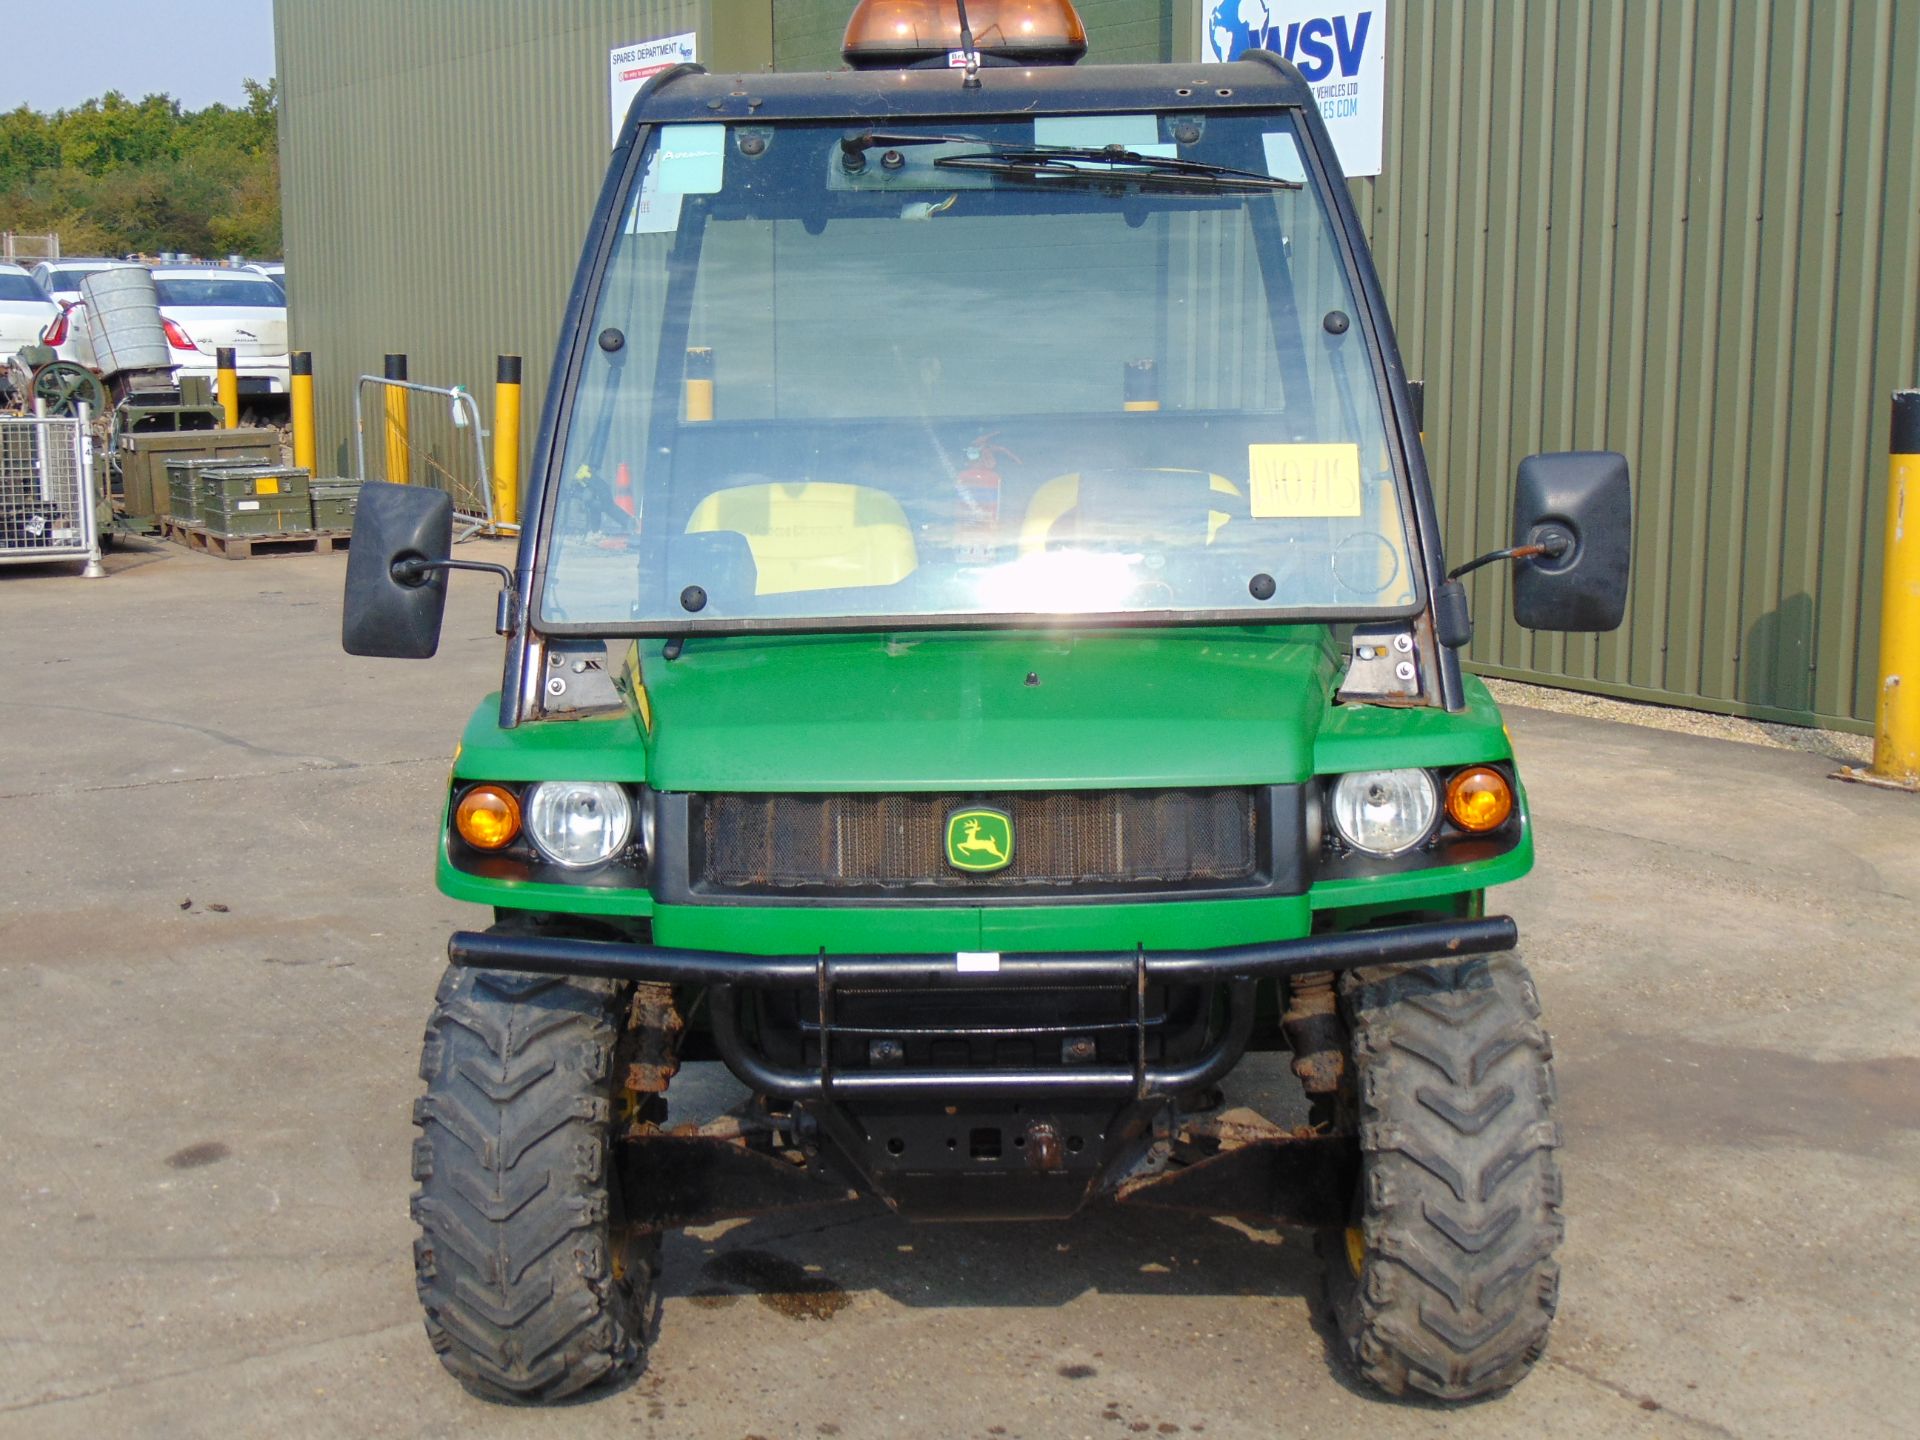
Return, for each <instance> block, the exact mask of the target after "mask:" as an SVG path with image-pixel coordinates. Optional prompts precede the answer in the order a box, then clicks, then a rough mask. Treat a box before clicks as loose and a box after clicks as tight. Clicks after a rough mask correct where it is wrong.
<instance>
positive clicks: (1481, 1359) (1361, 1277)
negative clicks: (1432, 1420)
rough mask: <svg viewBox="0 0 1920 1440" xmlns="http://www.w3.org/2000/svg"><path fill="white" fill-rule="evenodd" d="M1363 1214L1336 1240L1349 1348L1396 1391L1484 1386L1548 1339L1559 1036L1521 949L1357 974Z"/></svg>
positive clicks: (1328, 1243) (1335, 1295)
mask: <svg viewBox="0 0 1920 1440" xmlns="http://www.w3.org/2000/svg"><path fill="white" fill-rule="evenodd" d="M1341 999H1342V1008H1343V1009H1344V1010H1345V1012H1346V1018H1347V1024H1348V1027H1349V1031H1350V1033H1351V1034H1352V1036H1353V1055H1354V1061H1355V1065H1356V1070H1357V1081H1358V1095H1359V1102H1360V1150H1361V1156H1360V1184H1359V1189H1358V1193H1357V1194H1356V1196H1355V1198H1354V1209H1353V1217H1352V1220H1351V1222H1350V1224H1349V1225H1348V1226H1347V1227H1346V1228H1345V1229H1344V1230H1343V1231H1342V1230H1336V1231H1333V1232H1330V1233H1329V1234H1327V1235H1326V1236H1325V1237H1324V1241H1323V1248H1324V1251H1325V1260H1326V1266H1327V1288H1328V1299H1329V1301H1330V1303H1331V1306H1332V1310H1333V1320H1334V1325H1335V1327H1336V1329H1337V1331H1338V1334H1339V1340H1340V1343H1341V1346H1342V1348H1343V1349H1344V1350H1345V1352H1346V1356H1347V1359H1348V1360H1349V1361H1350V1362H1351V1364H1352V1365H1353V1366H1354V1368H1355V1369H1356V1370H1358V1371H1359V1373H1360V1375H1361V1376H1362V1377H1363V1378H1365V1379H1366V1380H1367V1381H1369V1382H1370V1383H1372V1384H1373V1385H1376V1386H1378V1387H1379V1388H1380V1389H1382V1390H1384V1391H1386V1392H1387V1393H1388V1394H1391V1395H1403V1394H1406V1393H1408V1392H1410V1391H1417V1392H1421V1393H1424V1394H1427V1395H1430V1396H1432V1397H1434V1398H1436V1399H1440V1400H1449V1401H1464V1400H1476V1399H1480V1398H1482V1397H1484V1396H1487V1395H1492V1394H1495V1393H1497V1392H1499V1391H1501V1390H1505V1389H1506V1388H1508V1387H1509V1386H1511V1385H1513V1384H1515V1383H1517V1382H1518V1381H1519V1380H1520V1379H1521V1378H1522V1377H1524V1376H1525V1375H1526V1373H1527V1371H1528V1370H1529V1369H1531V1368H1532V1366H1533V1363H1534V1362H1535V1361H1536V1360H1537V1359H1539V1357H1540V1355H1541V1353H1542V1352H1543V1351H1544V1350H1545V1348H1546V1343H1547V1330H1548V1327H1549V1325H1550V1324H1551V1323H1552V1320H1553V1312H1554V1306H1555V1304H1556V1301H1557V1299H1558V1295H1559V1278H1560V1271H1559V1266H1558V1265H1557V1264H1556V1263H1555V1260H1554V1251H1555V1250H1556V1248H1557V1247H1558V1246H1559V1243H1560V1238H1561V1234H1562V1230H1563V1226H1562V1222H1561V1218H1560V1169H1559V1165H1558V1163H1557V1162H1556V1160H1555V1158H1554V1153H1553V1152H1554V1150H1555V1148H1556V1147H1557V1146H1558V1145H1559V1143H1560V1130H1559V1126H1558V1124H1557V1122H1556V1121H1555V1119H1554V1090H1553V1070H1552V1065H1551V1061H1552V1055H1553V1051H1552V1045H1551V1043H1550V1041H1549V1040H1548V1038H1547V1033H1546V1031H1545V1029H1543V1028H1542V1026H1541V1024H1540V1005H1539V1001H1538V999H1537V998H1536V996H1535V994H1534V988H1533V981H1532V980H1531V979H1530V978H1529V976H1528V975H1527V972H1526V968H1525V967H1524V966H1523V965H1521V964H1520V963H1519V962H1518V961H1517V960H1515V959H1512V958H1508V957H1502V958H1500V959H1496V960H1486V959H1474V960H1468V961H1466V962H1465V963H1463V964H1460V965H1453V966H1408V967H1402V968H1397V969H1381V970H1364V971H1356V972H1353V973H1352V974H1350V975H1348V976H1347V977H1345V979H1344V980H1343V981H1342V985H1341Z"/></svg>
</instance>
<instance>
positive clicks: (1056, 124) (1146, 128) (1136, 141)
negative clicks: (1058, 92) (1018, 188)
mask: <svg viewBox="0 0 1920 1440" xmlns="http://www.w3.org/2000/svg"><path fill="white" fill-rule="evenodd" d="M1033 143H1034V144H1036V145H1074V146H1079V147H1081V148H1087V149H1094V150H1099V149H1102V148H1103V147H1105V146H1108V145H1124V146H1126V147H1127V149H1129V150H1137V151H1139V152H1140V153H1141V154H1142V155H1146V154H1151V153H1154V151H1152V150H1150V149H1149V148H1148V147H1150V146H1152V147H1159V145H1160V119H1159V117H1158V116H1156V115H1042V116H1039V117H1037V118H1036V119H1035V120H1034V122H1033ZM1168 153H1169V154H1171V153H1172V151H1171V149H1168Z"/></svg>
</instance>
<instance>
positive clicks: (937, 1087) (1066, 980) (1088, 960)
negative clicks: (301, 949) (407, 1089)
mask: <svg viewBox="0 0 1920 1440" xmlns="http://www.w3.org/2000/svg"><path fill="white" fill-rule="evenodd" d="M1518 941H1519V930H1518V927H1516V926H1515V924H1514V922H1513V921H1512V919H1511V918H1509V917H1507V916H1504V915H1493V916H1485V917H1479V918H1473V919H1461V920H1446V921H1435V922H1430V923H1424V924H1417V925H1398V926H1387V927H1382V928H1380V929H1373V930H1348V931H1341V932H1337V933H1332V934H1324V935H1310V936H1305V937H1302V938H1299V939H1293V940H1272V941H1265V942H1262V943H1259V944H1253V945H1233V946H1226V947H1223V948H1220V949H1212V950H1187V951H1170V950H1169V951H1149V950H1147V949H1146V948H1145V947H1137V948H1135V949H1134V950H1131V951H1108V952H1092V953H1080V952H1071V951H1069V952H1061V953H1052V954H960V955H846V956H832V955H828V954H827V953H826V952H825V951H822V952H820V953H819V954H817V955H773V956H761V955H738V954H730V953H725V952H720V951H710V950H678V949H669V948H665V947H661V946H654V945H632V944H625V943H621V942H617V941H607V940H579V939H569V938H564V937H558V936H542V935H533V934H505V933H487V934H482V933H478V932H474V931H460V932H457V933H456V934H455V935H454V936H453V937H452V939H451V940H449V941H448V943H447V958H448V959H449V961H450V962H451V963H453V964H455V965H464V966H472V967H476V968H480V969H489V970H519V971H532V972H534V973H538V974H547V975H584V976H597V977H601V978H606V979H614V980H630V981H653V982H663V983H667V984H675V985H701V986H711V987H713V990H712V998H711V1004H712V1014H713V1033H714V1042H715V1044H716V1045H717V1046H718V1048H719V1050H720V1053H721V1056H722V1058H723V1059H724V1060H725V1061H726V1064H727V1067H728V1068H729V1069H730V1070H732V1071H733V1073H734V1074H735V1075H736V1076H737V1077H739V1079H740V1080H741V1082H742V1083H743V1084H746V1085H747V1086H749V1087H751V1088H752V1089H754V1090H756V1091H758V1092H760V1093H762V1094H766V1095H775V1096H781V1097H785V1098H788V1099H815V1098H825V1097H833V1096H853V1095H860V1096H870V1097H883V1096H892V1097H911V1096H916V1095H917V1096H926V1095H936V1094H951V1093H954V1092H967V1093H971V1094H1008V1093H1018V1094H1033V1093H1051V1094H1072V1095H1083V1096H1093V1095H1106V1096H1114V1097H1134V1098H1139V1099H1146V1098H1150V1097H1154V1096H1162V1095H1174V1094H1179V1093H1181V1092H1183V1091H1188V1090H1194V1089H1197V1088H1200V1087H1202V1086H1206V1085H1211V1084H1213V1083H1214V1082H1215V1081H1217V1080H1219V1079H1220V1078H1221V1077H1222V1076H1224V1075H1225V1074H1226V1073H1227V1072H1228V1071H1229V1070H1231V1069H1232V1068H1233V1067H1234V1066H1235V1065H1236V1064H1237V1063H1238V1062H1239V1060H1240V1057H1241V1055H1242V1054H1244V1053H1245V1051H1246V1048H1247V1042H1248V1040H1249V1039H1250V1038H1251V1035H1252V1031H1253V1016H1254V1006H1253V1000H1254V995H1253V991H1254V985H1255V982H1257V981H1259V980H1263V979H1272V978H1276V977H1284V976H1289V975H1299V974H1306V973H1310V972H1315V971H1323V970H1351V969H1355V968H1357V967H1360V966H1366V965H1393V964H1402V963H1406V962H1411V961H1420V960H1459V959H1465V958H1466V957H1468V956H1470V955H1480V954H1486V953H1489V952H1492V951H1500V950H1511V949H1513V948H1514V946H1515V945H1516V944H1517V943H1518ZM1154 983H1174V984H1188V985H1192V984H1209V983H1213V984H1221V985H1224V986H1225V988H1226V993H1227V1006H1226V1016H1225V1020H1224V1021H1223V1023H1222V1024H1221V1025H1220V1027H1219V1029H1218V1032H1217V1033H1216V1034H1215V1035H1214V1037H1213V1039H1212V1040H1211V1042H1210V1043H1209V1044H1208V1045H1207V1046H1206V1047H1205V1048H1204V1049H1203V1050H1202V1051H1201V1052H1200V1053H1199V1054H1198V1055H1196V1056H1194V1057H1192V1058H1190V1059H1186V1060H1183V1061H1181V1062H1179V1063H1177V1064H1173V1065H1162V1066H1156V1065H1152V1064H1149V1062H1148V1044H1147V1026H1148V1021H1147V1016H1146V1004H1145V997H1146V994H1147V988H1148V986H1149V985H1150V984H1154ZM742 986H746V987H768V988H775V987H784V988H787V989H800V990H804V991H806V992H807V993H808V994H810V995H812V996H813V997H815V999H814V1007H815V1010H816V1016H815V1019H816V1023H817V1025H818V1031H819V1035H820V1037H821V1041H822V1043H821V1045H820V1047H819V1050H820V1055H821V1062H820V1065H819V1067H818V1068H817V1069H805V1070H803V1069H796V1068H792V1067H783V1066H780V1065H776V1064H774V1063H773V1062H772V1061H770V1060H769V1059H768V1058H767V1057H766V1056H765V1054H764V1053H762V1051H761V1050H760V1049H759V1048H758V1047H756V1046H755V1045H754V1044H753V1043H752V1042H751V1040H750V1039H749V1038H748V1037H747V1036H746V1035H745V1034H744V1032H743V1031H742V1028H741V1025H740V1012H739V1004H738V996H737V994H736V991H737V989H738V987H742ZM970 986H980V987H993V988H1001V989H1004V988H1011V987H1017V988H1029V989H1036V990H1044V989H1047V988H1050V987H1076V986H1077V987H1088V986H1114V987H1125V988H1127V989H1128V990H1129V991H1130V992H1131V993H1132V995H1133V996H1134V997H1135V1000H1136V1004H1135V1019H1134V1027H1133V1028H1134V1039H1135V1043H1134V1046H1133V1055H1134V1062H1133V1064H1132V1065H1131V1066H1130V1067H1119V1066H1073V1067H1061V1068H1058V1069H1031V1070H1028V1069H1021V1070H1003V1069H921V1070H911V1071H908V1070H885V1069H869V1070H854V1071H836V1069H835V1068H834V1065H833V1062H832V1059H831V1056H832V1054H833V1046H832V1044H831V1043H829V1042H830V1041H831V1038H832V1037H833V1035H834V999H835V994H836V991H837V990H839V989H840V988H842V987H860V988H864V989H874V988H886V989H913V990H924V989H943V988H953V989H965V988H967V987H970Z"/></svg>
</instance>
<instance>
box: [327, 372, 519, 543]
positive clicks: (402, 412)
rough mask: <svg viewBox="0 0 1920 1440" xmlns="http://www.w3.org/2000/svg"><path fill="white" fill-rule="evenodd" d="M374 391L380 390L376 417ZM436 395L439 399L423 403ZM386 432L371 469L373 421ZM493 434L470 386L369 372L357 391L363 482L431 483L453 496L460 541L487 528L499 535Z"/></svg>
mask: <svg viewBox="0 0 1920 1440" xmlns="http://www.w3.org/2000/svg"><path fill="white" fill-rule="evenodd" d="M369 388H377V389H378V390H379V392H380V395H379V403H378V404H377V405H376V406H375V407H373V409H372V413H371V415H370V414H369V407H368V405H367V392H368V390H369ZM414 396H431V397H433V398H434V399H436V400H438V401H439V402H440V403H438V404H416V403H414V401H413V397H414ZM369 420H371V423H372V424H373V425H374V426H375V428H376V429H377V431H378V432H379V441H380V443H379V444H378V445H376V446H375V447H374V453H375V455H377V456H378V457H379V465H378V469H377V473H376V472H374V471H369V470H368V468H367V425H368V423H369ZM486 441H487V432H486V430H485V428H484V427H483V426H482V425H481V423H480V406H479V403H478V402H477V401H475V399H474V398H473V396H472V395H471V394H470V393H469V392H468V391H467V389H466V388H465V387H464V386H460V385H454V386H451V387H442V386H438V385H420V384H416V383H415V382H413V381H411V380H390V379H388V378H387V377H385V376H383V375H362V376H361V377H360V380H359V383H358V384H357V385H355V386H354V391H353V444H354V459H355V468H356V469H357V471H358V472H359V478H360V479H362V480H392V481H396V482H398V483H399V484H402V485H411V484H423V485H431V486H433V487H434V488H435V489H436V490H444V491H446V492H447V493H448V494H449V495H451V496H452V497H453V514H454V519H455V521H456V531H455V537H454V538H455V539H459V540H464V539H466V538H467V537H468V536H470V535H473V534H475V533H477V532H480V531H485V532H487V533H489V534H492V533H495V529H496V527H495V524H494V516H493V483H492V480H491V479H490V477H489V476H488V474H487V443H486Z"/></svg>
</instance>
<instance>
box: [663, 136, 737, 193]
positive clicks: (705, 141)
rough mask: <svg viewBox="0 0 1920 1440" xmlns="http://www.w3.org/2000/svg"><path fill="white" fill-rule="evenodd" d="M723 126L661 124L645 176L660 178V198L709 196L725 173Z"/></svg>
mask: <svg viewBox="0 0 1920 1440" xmlns="http://www.w3.org/2000/svg"><path fill="white" fill-rule="evenodd" d="M726 158H727V127H726V126H724V125H662V126H661V127H660V141H659V144H658V145H657V146H656V147H655V148H654V152H653V163H652V164H651V165H650V166H649V167H648V169H649V173H651V174H655V175H658V176H659V178H660V193H661V194H663V195H711V194H713V193H714V192H716V191H717V190H719V188H720V185H721V181H722V178H723V176H724V174H725V169H726Z"/></svg>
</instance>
